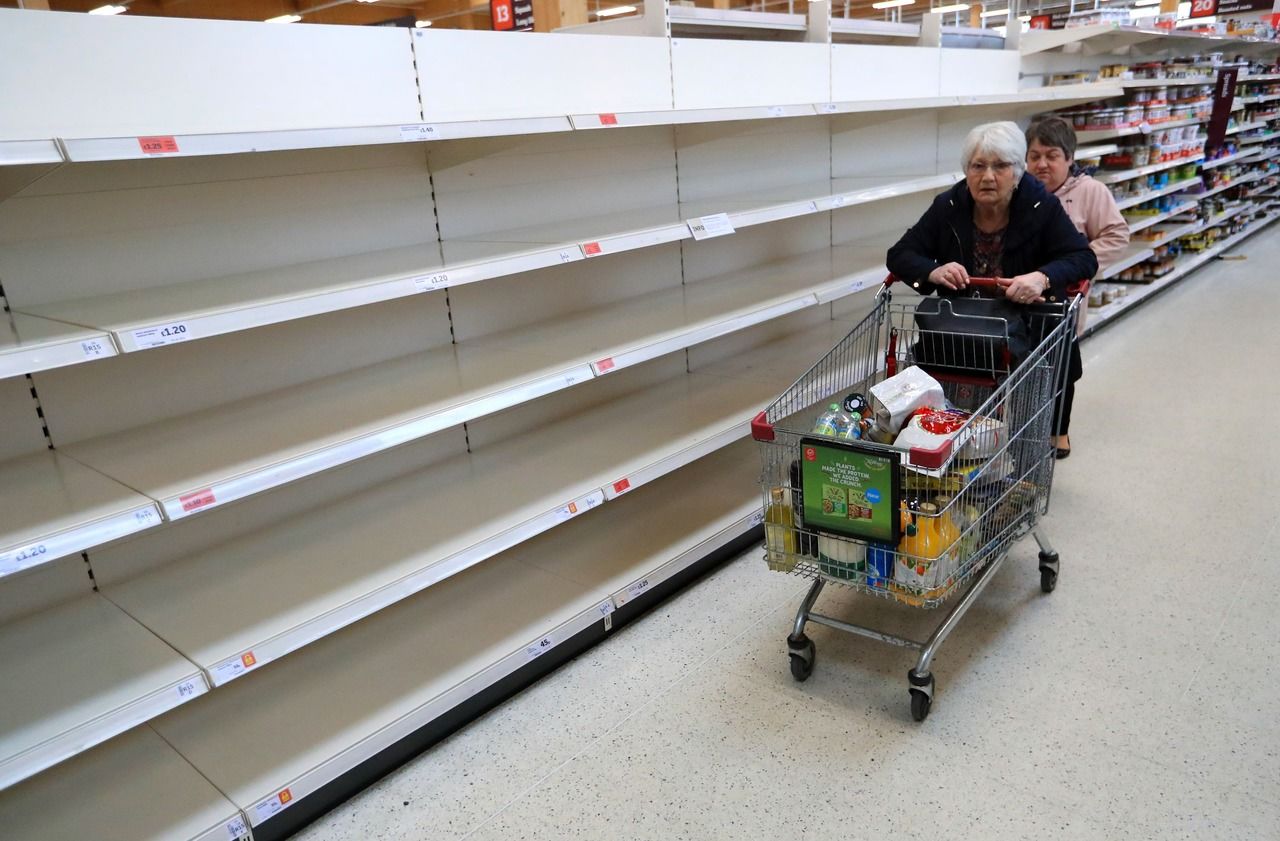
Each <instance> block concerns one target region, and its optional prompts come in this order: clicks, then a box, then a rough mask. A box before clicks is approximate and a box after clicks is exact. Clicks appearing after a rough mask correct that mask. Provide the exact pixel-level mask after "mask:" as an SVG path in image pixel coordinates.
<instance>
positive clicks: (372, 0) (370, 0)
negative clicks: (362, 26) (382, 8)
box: [356, 0, 378, 3]
mask: <svg viewBox="0 0 1280 841" xmlns="http://www.w3.org/2000/svg"><path fill="white" fill-rule="evenodd" d="M356 2H357V3H377V2H378V0H356Z"/></svg>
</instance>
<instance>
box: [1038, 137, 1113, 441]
mask: <svg viewBox="0 0 1280 841" xmlns="http://www.w3.org/2000/svg"><path fill="white" fill-rule="evenodd" d="M1075 159H1076V131H1075V129H1073V128H1072V127H1071V126H1070V124H1068V123H1067V122H1066V121H1065V120H1063V119H1060V118H1058V117H1046V118H1044V119H1042V120H1038V121H1036V122H1034V123H1032V124H1031V127H1030V128H1028V129H1027V171H1028V172H1030V173H1031V174H1032V175H1034V176H1035V177H1036V179H1037V180H1039V182H1040V183H1041V184H1043V185H1044V186H1045V189H1047V190H1048V191H1049V192H1051V193H1053V194H1054V195H1055V196H1057V197H1058V201H1060V202H1062V207H1063V209H1064V210H1066V211H1067V215H1068V216H1070V217H1071V221H1072V223H1073V224H1074V225H1075V226H1076V230H1077V231H1079V232H1080V233H1082V234H1084V235H1085V237H1087V238H1088V240H1089V248H1091V249H1092V250H1093V253H1094V254H1095V255H1097V257H1098V265H1099V267H1100V268H1105V267H1106V266H1107V265H1108V264H1110V263H1112V262H1114V261H1115V259H1116V258H1117V257H1119V256H1120V254H1121V253H1123V252H1124V250H1125V247H1126V246H1128V244H1129V224H1128V223H1127V222H1125V221H1124V217H1123V216H1121V215H1120V208H1118V207H1116V200H1115V198H1114V197H1113V196H1112V195H1111V191H1110V190H1108V189H1107V188H1106V186H1105V185H1104V184H1102V183H1101V182H1099V181H1094V180H1093V179H1092V178H1090V177H1089V176H1088V175H1085V174H1083V173H1081V172H1078V171H1077V170H1076V169H1075V165H1074V164H1075ZM1087 314H1088V308H1087V307H1081V308H1080V320H1079V322H1078V326H1079V330H1078V332H1083V331H1084V322H1085V316H1086V315H1087ZM1075 391H1076V387H1075V383H1074V382H1071V383H1068V384H1067V391H1066V394H1065V395H1064V396H1063V398H1062V406H1063V409H1062V413H1061V415H1060V417H1059V422H1058V424H1057V428H1056V429H1055V430H1054V431H1055V433H1056V434H1057V440H1056V442H1055V443H1056V446H1057V448H1058V457H1059V458H1066V457H1067V456H1068V455H1070V454H1071V439H1070V438H1069V437H1067V431H1068V430H1069V429H1070V427H1071V404H1072V402H1073V401H1074V399H1075Z"/></svg>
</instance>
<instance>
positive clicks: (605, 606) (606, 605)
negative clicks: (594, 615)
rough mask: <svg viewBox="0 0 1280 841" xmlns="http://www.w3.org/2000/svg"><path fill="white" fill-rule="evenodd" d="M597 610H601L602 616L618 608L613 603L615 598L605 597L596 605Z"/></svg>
mask: <svg viewBox="0 0 1280 841" xmlns="http://www.w3.org/2000/svg"><path fill="white" fill-rule="evenodd" d="M596 610H598V611H599V612H600V615H601V616H608V615H609V614H610V613H613V612H614V611H615V610H617V608H616V607H614V605H613V599H605V600H604V601H602V602H600V604H599V605H597V606H596Z"/></svg>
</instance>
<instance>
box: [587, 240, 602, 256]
mask: <svg viewBox="0 0 1280 841" xmlns="http://www.w3.org/2000/svg"><path fill="white" fill-rule="evenodd" d="M603 253H604V249H603V248H602V247H601V246H600V243H598V242H587V243H583V245H582V255H583V256H584V257H598V256H600V255H601V254H603Z"/></svg>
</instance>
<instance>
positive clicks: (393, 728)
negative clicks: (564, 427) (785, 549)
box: [154, 448, 758, 825]
mask: <svg viewBox="0 0 1280 841" xmlns="http://www.w3.org/2000/svg"><path fill="white" fill-rule="evenodd" d="M757 472H758V465H757V464H756V461H755V453H754V452H753V451H752V450H751V449H750V448H735V450H734V452H733V453H732V454H726V457H725V458H724V459H716V458H715V457H711V458H708V459H704V460H702V461H700V462H698V463H697V464H696V465H693V466H691V467H690V468H689V469H686V470H684V471H681V473H680V475H679V476H673V477H670V478H669V480H666V481H663V482H657V483H654V484H653V485H652V486H650V487H647V488H644V489H641V490H640V491H638V492H637V493H636V495H635V496H633V497H630V498H628V499H627V500H626V501H625V502H622V503H619V507H620V510H621V511H622V512H623V513H621V514H619V515H617V516H619V517H621V518H622V519H623V520H624V521H627V522H629V523H630V525H629V527H628V529H627V534H628V536H629V540H628V541H626V542H623V541H618V542H616V543H614V544H613V545H611V546H609V551H608V552H607V553H606V554H605V555H604V556H597V557H596V558H594V560H595V562H596V565H597V566H596V568H595V569H590V568H588V566H587V564H585V563H584V561H585V560H587V558H586V556H585V554H583V547H584V546H585V544H584V543H583V542H582V541H583V540H587V539H590V538H589V537H588V535H590V534H598V533H599V530H598V529H597V528H595V526H594V524H591V525H590V526H588V525H587V523H586V521H583V523H582V524H583V528H582V529H581V530H580V533H579V534H576V535H566V537H564V538H563V539H562V540H561V539H559V535H558V534H556V533H552V534H551V535H547V536H546V538H550V539H540V540H538V541H535V542H533V543H529V544H525V545H522V546H520V547H519V548H517V549H514V550H511V551H509V552H505V553H503V554H502V555H500V556H497V557H494V558H492V559H490V560H488V561H486V562H485V563H483V564H479V565H477V566H475V567H473V568H471V569H469V570H467V571H466V572H464V573H461V574H460V575H457V576H454V577H453V578H450V579H448V580H447V581H443V582H441V583H440V584H437V585H436V586H434V587H432V588H430V589H428V590H425V591H423V592H421V593H419V594H417V595H415V596H413V597H412V598H410V599H408V600H406V601H404V602H402V603H400V604H398V605H395V606H393V607H391V608H388V609H387V610H384V611H382V612H380V613H378V614H377V615H375V616H372V617H370V618H368V619H366V620H364V621H362V622H358V623H356V624H354V625H352V626H350V627H348V628H346V629H344V630H343V631H342V632H340V633H338V634H335V635H333V636H331V637H329V638H327V639H325V640H322V641H321V642H318V643H317V644H316V645H314V646H312V647H310V648H308V649H306V650H304V651H300V652H298V653H297V654H295V655H294V656H292V657H289V658H286V659H285V660H283V661H281V662H279V663H277V664H276V665H275V666H273V667H272V668H270V669H265V670H263V671H261V672H259V673H256V674H254V675H252V676H251V677H249V678H247V679H245V680H241V681H236V682H234V683H232V684H231V685H229V686H227V687H224V688H221V689H219V690H218V691H217V692H214V693H211V694H210V695H208V696H207V697H206V698H203V699H201V702H200V703H199V704H194V705H190V706H188V707H186V708H185V709H182V710H177V711H175V712H174V713H172V714H170V715H168V716H166V717H165V718H163V719H161V720H159V721H157V722H156V723H155V725H154V726H155V727H156V729H157V730H158V731H159V732H160V733H161V735H163V736H164V737H165V738H166V739H167V740H168V741H169V742H170V744H172V745H173V746H174V747H175V748H176V749H177V750H178V751H179V752H180V753H181V754H182V755H183V756H185V757H186V758H188V759H189V760H191V761H192V763H193V764H195V765H196V767H198V768H199V769H200V770H201V771H202V772H203V773H204V774H205V775H206V776H207V777H208V778H209V779H210V781H212V782H213V783H214V785H216V786H217V787H218V788H219V789H220V790H221V791H223V792H226V793H227V795H228V796H229V797H230V798H231V800H232V801H233V802H234V803H235V804H237V805H239V806H240V807H241V808H242V809H244V810H245V812H246V813H247V814H248V816H249V818H250V820H252V821H253V823H254V824H255V825H257V824H259V823H261V822H262V821H264V820H266V819H268V818H269V817H271V816H272V815H274V814H276V813H278V812H279V811H280V810H281V809H283V808H287V807H288V806H289V805H291V804H293V803H297V802H299V801H300V800H301V799H302V798H304V797H306V796H307V795H308V794H310V793H311V792H314V791H315V790H316V789H317V788H319V787H320V786H321V785H323V784H324V783H326V782H328V781H330V780H332V779H334V778H336V777H337V776H338V775H339V774H341V773H343V772H344V771H346V770H348V769H350V768H352V767H354V766H355V765H356V764H358V763H359V762H360V761H362V760H364V759H367V758H369V757H370V756H373V755H374V754H376V753H377V752H378V751H379V750H382V749H384V748H385V747H387V746H388V745H391V744H393V743H394V742H396V741H397V740H399V739H401V738H403V737H405V736H406V735H408V734H410V733H412V732H413V731H414V730H416V729H418V728H420V727H422V726H423V725H425V724H428V723H429V722H431V721H432V720H433V719H435V718H437V717H438V716H440V715H441V714H442V713H444V712H446V711H448V710H450V709H452V708H453V707H455V706H457V705H459V704H461V703H463V702H464V701H466V700H467V699H468V698H470V697H472V696H474V695H475V694H476V693H477V692H479V691H481V690H482V689H484V688H485V687H487V686H490V685H492V684H493V683H494V682H496V681H497V680H499V679H501V678H502V677H505V676H506V675H508V674H510V673H511V672H512V671H514V670H515V669H517V668H519V667H521V666H523V665H525V664H527V663H529V662H531V661H532V660H534V659H536V658H537V657H538V656H540V655H541V654H542V653H544V652H545V651H548V650H551V649H553V648H554V647H555V646H556V645H558V644H560V643H561V642H563V641H565V640H566V639H567V638H569V637H570V636H572V635H573V634H574V633H576V632H578V631H581V630H583V629H585V628H587V627H590V626H591V625H593V624H595V623H598V622H599V621H600V619H601V617H602V616H603V615H606V614H608V613H609V612H611V610H612V609H613V602H612V600H611V599H610V598H609V589H610V588H611V587H613V586H615V585H617V586H623V587H624V588H625V586H627V584H626V582H628V581H630V582H632V583H634V582H635V581H637V580H640V579H643V578H644V577H645V576H646V575H648V574H649V573H650V572H654V573H658V574H659V575H661V574H662V571H663V567H664V566H665V565H666V564H667V563H669V562H670V561H671V560H672V559H674V558H677V557H680V556H682V555H683V556H686V557H687V558H688V560H689V561H692V560H695V559H696V558H693V557H688V553H689V550H691V549H696V548H697V547H699V546H705V545H708V544H710V545H714V544H715V542H716V541H717V540H721V541H723V540H724V539H726V535H725V533H726V531H727V529H726V527H725V524H727V528H728V529H729V530H731V529H733V524H734V523H735V522H741V523H742V525H741V526H740V527H739V528H740V529H743V530H744V529H745V528H747V527H749V525H750V522H749V520H748V521H747V522H742V520H740V519H738V518H739V517H740V516H742V515H743V514H746V512H748V511H749V510H750V508H749V506H748V504H747V500H751V499H754V498H755V497H756V494H757V491H756V487H755V481H754V480H755V475H756V473H757ZM592 516H595V515H594V514H593V515H592ZM746 516H747V517H750V515H749V514H746ZM637 524H642V526H640V527H637ZM577 525H578V523H573V524H569V525H567V526H565V528H564V531H566V532H568V531H569V530H575V531H577V529H576V528H575V527H576V526H577ZM717 527H719V528H718V529H717ZM740 533H741V530H739V531H737V532H736V533H735V532H733V531H729V535H733V536H736V534H740ZM564 547H577V549H576V550H574V551H575V554H574V557H573V558H567V559H565V558H562V557H561V553H562V551H563V550H564ZM646 568H647V569H646ZM547 569H559V570H560V572H559V574H556V573H553V572H548V571H546V570H547ZM655 580H656V579H655ZM619 582H623V583H622V584H621V585H619ZM282 794H283V795H284V796H283V797H282V796H281V795H282Z"/></svg>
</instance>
